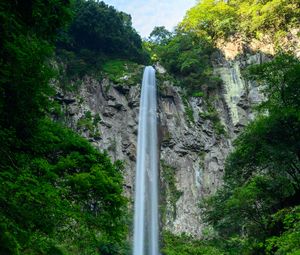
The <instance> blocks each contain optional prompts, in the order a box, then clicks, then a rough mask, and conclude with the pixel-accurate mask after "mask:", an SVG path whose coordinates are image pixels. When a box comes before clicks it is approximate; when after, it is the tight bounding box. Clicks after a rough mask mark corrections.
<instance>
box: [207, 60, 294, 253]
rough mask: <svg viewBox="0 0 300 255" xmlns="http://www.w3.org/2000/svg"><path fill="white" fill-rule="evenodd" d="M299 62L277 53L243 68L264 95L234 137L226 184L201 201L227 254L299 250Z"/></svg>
mask: <svg viewBox="0 0 300 255" xmlns="http://www.w3.org/2000/svg"><path fill="white" fill-rule="evenodd" d="M299 64H300V61H299V60H298V59H297V58H295V57H294V56H292V55H286V54H280V55H278V56H276V57H275V58H274V59H273V60H272V61H270V62H267V63H264V64H261V65H256V66H252V67H250V68H249V69H248V70H247V75H248V78H251V79H254V80H256V81H257V82H259V84H261V86H262V91H263V93H264V94H265V101H264V102H263V103H262V104H261V105H260V106H259V112H258V117H257V118H256V120H254V121H253V122H252V123H251V124H249V125H248V126H247V127H246V128H245V130H244V131H243V132H242V134H241V135H240V136H239V137H238V138H237V139H236V140H235V142H234V145H235V149H234V151H233V152H232V153H231V154H230V156H229V157H228V158H227V161H226V166H225V176H224V182H225V184H224V186H223V187H222V188H221V189H220V190H219V191H217V193H216V194H215V195H213V196H211V197H209V198H207V199H206V200H204V201H203V203H202V207H203V210H204V220H205V221H206V222H207V223H209V224H211V225H212V226H213V227H214V229H215V230H216V231H217V234H218V237H216V239H217V240H219V243H221V242H220V240H223V242H222V245H221V246H222V247H223V248H222V249H223V250H224V251H228V252H229V254H298V253H299V251H300V246H299V240H300V235H299V204H300V200H299V197H300V196H299V195H300V153H299V152H300V143H299V141H300V136H299V134H300V132H299V131H300V115H299V113H300V104H299V96H300V93H299V92H300V90H299V88H300V82H299V79H298V76H299V72H300V65H299Z"/></svg>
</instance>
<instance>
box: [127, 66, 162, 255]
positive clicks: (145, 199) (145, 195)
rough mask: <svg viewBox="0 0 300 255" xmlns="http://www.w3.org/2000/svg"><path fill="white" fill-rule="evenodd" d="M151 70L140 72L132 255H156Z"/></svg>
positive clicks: (154, 123) (154, 102)
mask: <svg viewBox="0 0 300 255" xmlns="http://www.w3.org/2000/svg"><path fill="white" fill-rule="evenodd" d="M156 110H157V98H156V82H155V70H154V68H153V67H151V66H147V67H146V68H145V70H144V75H143V83H142V92H141V99H140V115H139V129H138V143H137V163H136V164H137V166H136V179H135V183H136V184H135V202H134V233H133V234H134V236H133V255H159V251H158V250H159V248H158V233H159V230H158V143H157V114H156Z"/></svg>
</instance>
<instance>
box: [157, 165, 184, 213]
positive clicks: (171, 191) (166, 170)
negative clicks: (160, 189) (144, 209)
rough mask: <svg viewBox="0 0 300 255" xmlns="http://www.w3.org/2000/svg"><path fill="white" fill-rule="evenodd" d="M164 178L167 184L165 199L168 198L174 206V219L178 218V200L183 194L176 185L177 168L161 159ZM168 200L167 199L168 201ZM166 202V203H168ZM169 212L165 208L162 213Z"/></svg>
mask: <svg viewBox="0 0 300 255" xmlns="http://www.w3.org/2000/svg"><path fill="white" fill-rule="evenodd" d="M161 167H162V178H163V180H164V183H165V185H166V189H165V192H164V193H165V194H164V199H167V200H168V202H169V203H170V204H171V206H172V214H173V215H172V216H173V219H175V218H176V202H177V201H178V199H179V198H180V197H181V196H182V191H179V190H178V189H177V187H176V168H174V167H172V166H170V165H168V164H166V162H164V161H163V160H161ZM166 202H167V201H166ZM166 202H165V203H166ZM164 209H165V210H166V208H164ZM166 213H167V212H166V211H164V210H163V212H162V214H166Z"/></svg>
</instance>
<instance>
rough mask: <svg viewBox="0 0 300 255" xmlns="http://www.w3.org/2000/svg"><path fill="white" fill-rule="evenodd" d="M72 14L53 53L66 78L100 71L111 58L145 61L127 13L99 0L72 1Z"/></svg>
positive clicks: (146, 59) (138, 39) (143, 52)
mask: <svg viewBox="0 0 300 255" xmlns="http://www.w3.org/2000/svg"><path fill="white" fill-rule="evenodd" d="M73 12H74V17H73V19H72V21H71V23H70V25H69V26H68V28H67V29H65V30H62V31H61V32H60V37H59V40H58V42H57V46H58V47H57V55H58V57H59V59H60V60H61V61H62V62H63V63H64V69H66V73H65V74H64V75H66V76H68V77H69V78H71V79H72V78H76V77H79V78H81V77H82V76H84V75H86V74H89V75H91V74H98V75H99V74H100V72H101V71H105V70H103V65H105V63H106V62H107V61H111V60H112V59H118V60H120V59H122V60H123V61H124V60H130V61H133V62H136V63H139V64H141V63H142V64H144V63H147V62H148V55H147V53H146V52H145V51H144V49H143V46H142V40H141V38H140V36H139V35H138V33H137V32H136V31H135V29H134V28H133V27H132V22H131V16H130V15H128V14H126V13H124V12H119V11H117V10H116V9H115V8H114V7H112V6H108V5H106V4H105V3H104V2H99V1H92V0H90V1H84V0H76V1H75V3H74V6H73Z"/></svg>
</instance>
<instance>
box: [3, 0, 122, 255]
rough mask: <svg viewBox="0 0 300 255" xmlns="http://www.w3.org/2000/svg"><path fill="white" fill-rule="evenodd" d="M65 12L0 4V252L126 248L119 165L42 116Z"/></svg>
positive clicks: (56, 254) (64, 8)
mask: <svg viewBox="0 0 300 255" xmlns="http://www.w3.org/2000/svg"><path fill="white" fill-rule="evenodd" d="M71 10H72V6H71V2H70V1H68V0H48V1H40V0H32V1H10V0H3V1H1V2H0V33H1V37H0V46H1V47H0V184H1V188H0V254H12V255H19V254H25V255H26V254H28V255H29V254H30V255H34V254H50V255H51V254H52V255H67V254H81V255H93V254H120V253H125V249H127V247H126V242H125V239H126V231H127V230H126V222H127V221H126V211H127V210H126V202H127V200H126V199H125V198H124V197H123V195H122V185H123V178H122V165H121V164H120V162H118V161H116V162H115V163H114V164H113V163H112V162H111V161H110V158H109V157H108V156H107V154H105V153H99V152H98V151H97V150H96V149H95V148H93V147H92V146H91V145H90V144H89V143H88V142H87V141H86V140H84V139H83V138H80V137H79V136H78V135H76V134H74V133H73V132H72V131H71V130H69V129H66V128H65V127H63V126H61V125H59V124H57V123H54V122H53V121H52V120H51V119H50V118H49V116H50V114H51V111H52V110H53V108H55V107H56V106H57V105H53V103H52V101H51V96H52V95H53V92H54V91H53V90H52V89H51V86H50V85H49V84H50V83H51V79H52V78H54V77H55V72H54V71H53V67H52V65H51V58H52V57H53V52H54V44H55V41H56V39H57V37H58V30H59V29H61V28H62V27H63V26H65V24H66V22H67V21H68V20H70V18H71V12H72V11H71ZM86 117H87V118H89V119H90V120H91V118H92V116H91V113H87V114H86ZM94 121H99V117H98V118H96V116H94ZM95 123H97V122H95Z"/></svg>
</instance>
